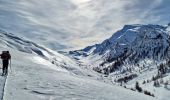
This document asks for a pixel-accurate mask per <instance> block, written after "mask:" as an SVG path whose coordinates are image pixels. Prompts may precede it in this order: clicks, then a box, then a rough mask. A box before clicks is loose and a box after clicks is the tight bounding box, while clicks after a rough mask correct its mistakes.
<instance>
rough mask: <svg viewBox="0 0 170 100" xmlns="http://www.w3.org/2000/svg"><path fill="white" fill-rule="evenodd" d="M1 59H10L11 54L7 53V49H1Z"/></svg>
mask: <svg viewBox="0 0 170 100" xmlns="http://www.w3.org/2000/svg"><path fill="white" fill-rule="evenodd" d="M1 59H2V60H9V59H11V55H10V54H9V51H2V54H1Z"/></svg>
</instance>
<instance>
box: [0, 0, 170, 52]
mask: <svg viewBox="0 0 170 100" xmlns="http://www.w3.org/2000/svg"><path fill="white" fill-rule="evenodd" d="M80 1H81V0H41V1H38V0H12V1H11V0H1V1H0V28H3V29H6V30H8V31H11V32H13V33H18V34H20V35H22V36H26V37H27V38H30V39H33V40H34V41H35V40H36V41H37V42H39V43H42V44H45V45H46V46H49V47H51V48H53V49H57V50H66V49H77V48H82V47H85V46H87V45H92V44H94V43H100V42H102V40H104V39H106V38H108V37H110V36H111V35H112V34H113V33H114V32H115V31H117V30H118V29H120V28H121V27H123V25H124V24H138V23H141V24H150V23H151V24H152V23H153V24H166V23H168V21H169V18H170V13H169V10H170V6H169V4H170V0H82V1H81V2H80Z"/></svg>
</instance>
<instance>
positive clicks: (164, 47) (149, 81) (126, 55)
mask: <svg viewBox="0 0 170 100" xmlns="http://www.w3.org/2000/svg"><path fill="white" fill-rule="evenodd" d="M169 39H170V31H169V26H168V25H167V26H162V25H125V26H124V27H123V29H121V30H119V31H117V32H116V33H114V34H113V36H112V37H111V38H109V39H106V40H105V41H103V42H102V43H101V44H96V45H93V46H89V47H87V48H85V49H82V50H76V51H70V52H69V53H70V55H71V56H72V57H74V58H75V59H77V60H79V62H81V63H82V64H84V65H86V66H87V67H88V68H89V69H93V70H94V71H96V72H98V73H101V74H102V75H105V77H108V79H109V80H110V81H112V82H113V83H114V84H117V85H121V86H124V87H126V88H128V89H134V86H135V84H136V82H139V84H140V86H141V87H142V92H144V93H146V91H150V92H151V93H153V94H155V96H156V97H157V98H159V99H160V100H164V99H165V98H168V97H169V96H168V95H166V94H168V93H169V88H170V85H169V83H170V41H169ZM155 84H157V85H155ZM156 87H159V88H156ZM163 91H164V92H163ZM165 100H166V99H165Z"/></svg>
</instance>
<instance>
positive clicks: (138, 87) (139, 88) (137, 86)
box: [135, 82, 142, 92]
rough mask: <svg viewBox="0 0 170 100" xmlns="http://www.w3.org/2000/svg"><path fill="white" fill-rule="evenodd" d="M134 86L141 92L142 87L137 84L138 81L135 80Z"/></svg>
mask: <svg viewBox="0 0 170 100" xmlns="http://www.w3.org/2000/svg"><path fill="white" fill-rule="evenodd" d="M135 88H136V90H137V91H138V92H142V88H141V87H140V86H139V83H138V82H136V85H135Z"/></svg>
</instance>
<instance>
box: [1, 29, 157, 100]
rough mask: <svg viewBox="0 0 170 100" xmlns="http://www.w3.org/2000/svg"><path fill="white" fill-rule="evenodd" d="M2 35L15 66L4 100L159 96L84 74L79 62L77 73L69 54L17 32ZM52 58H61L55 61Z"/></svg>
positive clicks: (64, 99)
mask: <svg viewBox="0 0 170 100" xmlns="http://www.w3.org/2000/svg"><path fill="white" fill-rule="evenodd" d="M0 38H1V43H0V50H1V51H2V50H9V51H10V53H11V55H12V69H11V70H9V75H8V77H7V82H6V85H5V87H4V90H5V92H4V96H3V98H4V100H23V99H24V100H30V99H33V100H47V99H48V100H58V99H60V100H70V99H81V100H99V99H105V100H111V99H116V100H124V99H127V100H134V99H135V100H141V98H142V99H143V98H144V99H146V100H155V98H153V97H150V96H145V95H143V94H139V93H137V92H133V91H130V90H126V89H124V88H122V87H117V86H114V85H113V86H112V85H109V84H106V83H103V82H100V81H97V80H94V79H92V78H90V77H87V76H82V74H79V73H83V72H86V71H83V70H80V71H79V69H78V67H76V65H75V66H74V69H76V68H77V71H76V72H78V73H76V75H75V71H73V70H69V68H70V69H73V68H72V66H71V65H72V63H68V61H66V62H64V61H65V60H67V59H68V60H69V58H67V57H65V56H63V55H61V54H58V53H54V52H52V51H51V50H48V49H47V48H44V47H42V46H39V45H37V44H35V43H33V42H30V41H27V40H24V39H23V38H20V37H17V36H15V35H14V34H11V33H7V32H4V31H1V32H0ZM56 54H57V55H56ZM54 56H55V58H52V57H54ZM51 59H52V60H54V59H57V60H55V61H54V62H53V63H51ZM59 59H60V60H59ZM64 63H65V64H64ZM63 66H65V67H63ZM84 74H86V73H84ZM89 74H90V72H89ZM0 77H1V76H0ZM99 91H100V92H99ZM132 94H133V95H132ZM139 97H140V98H139Z"/></svg>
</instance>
